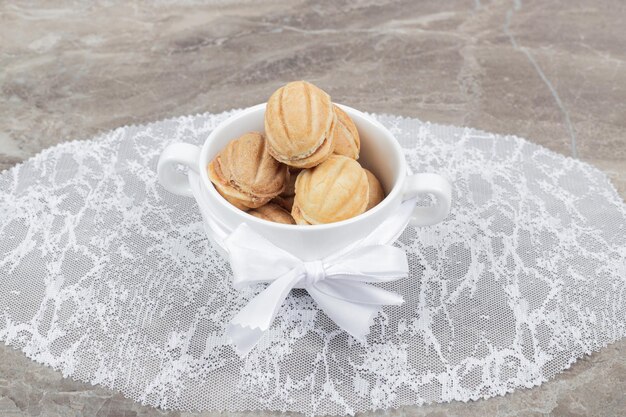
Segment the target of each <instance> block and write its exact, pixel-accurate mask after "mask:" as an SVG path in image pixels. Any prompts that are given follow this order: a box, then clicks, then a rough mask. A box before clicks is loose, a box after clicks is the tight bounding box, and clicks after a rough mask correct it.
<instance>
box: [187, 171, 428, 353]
mask: <svg viewBox="0 0 626 417" xmlns="http://www.w3.org/2000/svg"><path fill="white" fill-rule="evenodd" d="M198 180H199V178H198V177H197V176H196V175H195V174H193V173H191V174H190V183H191V184H192V190H193V192H194V197H195V198H196V200H197V201H198V203H199V206H200V209H201V211H202V215H203V218H204V220H205V227H207V228H208V229H209V230H208V231H209V232H210V233H209V235H210V236H211V237H212V239H213V241H214V242H215V243H217V244H218V246H219V247H220V248H221V249H222V250H224V251H225V252H226V253H227V255H228V257H229V260H230V266H231V269H232V270H233V285H234V286H235V288H243V287H246V286H249V285H254V284H259V283H269V285H268V286H267V287H266V288H265V289H264V290H263V291H261V292H260V293H259V294H258V295H256V296H255V297H254V298H253V299H252V300H250V302H249V303H248V304H247V305H246V306H245V307H244V308H242V309H241V310H240V311H239V313H237V314H236V315H235V317H233V319H232V320H231V322H230V325H229V326H228V331H227V333H228V335H229V336H230V338H231V340H232V342H233V344H234V346H235V348H236V350H237V353H238V354H239V355H242V356H243V355H246V354H247V353H248V352H249V351H250V350H251V349H252V348H253V347H254V346H255V345H256V344H257V342H258V341H259V339H260V338H261V336H262V335H263V332H265V331H267V330H268V329H269V328H270V326H271V324H272V322H273V321H274V319H275V317H276V314H277V312H278V310H279V308H280V307H281V305H282V304H283V301H284V300H285V298H286V297H287V295H288V294H289V292H290V291H291V290H292V289H293V288H304V289H306V290H307V292H308V293H309V294H310V295H311V297H312V298H313V299H314V300H315V302H316V303H317V305H318V306H319V307H320V308H321V309H322V310H323V311H324V312H325V313H326V315H327V316H328V317H330V318H331V319H332V320H333V321H334V322H335V323H336V324H337V325H338V326H339V327H341V328H342V329H344V330H345V331H346V332H348V333H349V334H351V335H352V336H354V337H355V338H356V339H357V340H359V341H361V342H364V341H365V337H366V336H367V334H368V333H369V328H370V326H371V324H372V322H373V319H374V317H376V314H377V313H378V311H380V309H381V308H382V306H384V305H399V304H402V303H403V302H404V300H403V299H402V297H401V296H399V295H398V294H395V293H392V292H389V291H386V290H384V289H382V288H379V287H376V286H373V285H370V284H377V283H384V282H390V281H395V280H397V279H400V278H404V277H406V276H407V275H408V272H409V267H408V263H407V259H406V254H405V252H404V251H403V250H402V249H399V248H396V247H394V246H392V243H393V242H394V241H395V240H396V239H397V238H398V236H399V235H400V234H401V233H402V231H403V230H404V228H405V227H406V225H407V223H408V221H409V219H410V217H411V215H412V213H413V209H414V208H415V204H416V199H411V200H407V201H405V202H403V203H402V204H401V206H400V207H399V208H398V210H397V211H396V213H395V215H394V216H392V217H391V218H389V219H387V220H385V221H384V222H383V223H382V224H381V225H380V226H378V227H377V228H376V229H375V230H374V231H372V233H371V234H370V235H368V236H367V237H366V238H364V239H362V240H361V241H359V242H356V243H355V244H353V245H351V246H350V247H348V248H346V249H345V250H343V251H341V252H340V253H337V254H334V255H331V256H329V257H327V258H324V259H321V260H317V261H308V262H305V261H302V260H300V259H299V258H297V257H295V256H294V255H292V254H291V253H289V252H287V251H285V250H283V249H281V248H278V247H277V246H275V245H274V244H272V243H271V242H270V241H268V240H267V239H265V238H264V237H263V236H261V235H259V234H258V233H256V232H255V231H254V230H252V229H251V228H250V227H249V226H248V225H247V224H246V223H243V224H241V225H239V226H238V227H237V228H236V229H235V230H234V231H232V232H231V233H229V232H228V230H227V229H226V228H225V227H224V226H223V225H222V224H220V222H219V221H218V220H217V219H216V218H215V217H214V216H213V214H212V212H211V211H210V210H209V209H208V207H209V206H208V205H207V204H206V201H205V199H206V197H205V196H203V193H202V190H201V185H199V181H198Z"/></svg>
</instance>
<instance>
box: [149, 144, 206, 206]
mask: <svg viewBox="0 0 626 417" xmlns="http://www.w3.org/2000/svg"><path fill="white" fill-rule="evenodd" d="M199 158H200V148H199V147H197V146H195V145H191V144H189V143H173V144H171V145H169V146H168V147H167V148H165V150H164V151H163V152H162V153H161V156H160V157H159V163H158V165H157V174H158V177H159V182H160V183H161V185H162V186H163V188H165V189H166V190H167V191H169V192H170V193H174V194H177V195H182V196H185V197H193V194H192V192H191V187H190V186H189V180H188V179H187V175H186V174H185V173H184V172H181V171H180V170H179V169H177V167H178V165H183V166H185V167H187V168H188V169H190V170H192V171H193V172H195V173H197V174H199V172H198V163H199Z"/></svg>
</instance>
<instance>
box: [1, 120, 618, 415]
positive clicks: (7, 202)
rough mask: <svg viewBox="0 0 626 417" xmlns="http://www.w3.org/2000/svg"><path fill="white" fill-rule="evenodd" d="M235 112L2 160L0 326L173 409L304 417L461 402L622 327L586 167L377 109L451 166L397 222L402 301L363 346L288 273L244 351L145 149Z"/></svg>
mask: <svg viewBox="0 0 626 417" xmlns="http://www.w3.org/2000/svg"><path fill="white" fill-rule="evenodd" d="M232 113H233V112H226V113H221V114H216V115H213V114H204V115H197V116H190V117H181V118H177V119H171V120H166V121H162V122H157V123H153V124H150V125H146V126H129V127H124V128H120V129H116V130H114V131H111V132H109V133H106V134H103V135H101V136H99V137H97V138H95V139H93V140H90V141H77V142H68V143H63V144H61V145H58V146H56V147H53V148H50V149H47V150H45V151H43V152H42V153H40V154H38V155H37V156H35V157H34V158H32V159H30V160H28V161H26V162H25V163H23V164H21V165H19V166H16V167H14V168H11V169H9V170H7V171H5V172H3V173H2V174H0V196H1V199H0V219H1V220H0V340H3V341H4V342H5V343H7V344H9V345H11V346H14V347H16V348H19V349H21V350H22V351H23V352H24V353H25V354H26V355H27V356H29V357H30V358H32V359H34V360H36V361H38V362H41V363H43V364H46V365H49V366H52V367H54V368H56V369H59V370H61V371H62V372H63V374H64V375H65V376H69V377H72V378H74V379H78V380H82V381H87V382H91V383H93V384H100V385H103V386H106V387H110V388H114V389H116V390H119V391H121V392H122V393H123V394H124V395H126V396H128V397H131V398H133V399H135V400H137V401H140V402H142V403H145V404H149V405H153V406H158V407H162V408H167V409H177V410H206V409H211V410H232V411H234V410H252V409H268V410H292V411H299V412H303V413H306V414H309V415H318V414H353V413H355V412H360V411H366V410H372V409H379V408H389V407H397V406H401V405H408V404H423V403H428V402H445V401H451V400H462V401H467V400H470V399H478V398H485V397H490V396H494V395H501V394H504V393H506V392H509V391H511V390H513V389H515V388H517V387H531V386H533V385H537V384H540V383H541V382H543V381H545V380H546V379H548V378H551V377H553V376H554V375H555V374H557V373H558V372H560V371H562V370H563V369H565V368H567V367H568V366H569V365H570V364H571V363H572V362H574V361H575V360H576V359H577V358H579V357H581V356H582V355H583V354H586V353H590V352H591V351H593V350H597V349H599V348H600V347H602V346H605V345H606V344H607V343H610V342H612V341H615V340H617V339H619V338H621V337H624V336H625V335H626V208H625V205H624V203H623V202H622V201H621V199H620V197H619V196H618V195H617V193H616V191H615V190H614V188H613V187H612V186H611V184H610V183H609V181H608V179H607V178H606V176H605V175H604V174H602V173H601V172H600V171H599V170H597V169H595V168H593V167H591V166H590V165H588V164H585V163H582V162H580V161H578V160H574V159H570V158H566V157H563V156H560V155H557V154H555V153H553V152H550V151H548V150H546V149H544V148H541V147H539V146H537V145H534V144H531V143H529V142H527V141H525V140H523V139H520V138H517V137H512V136H498V135H494V134H490V133H485V132H480V131H476V130H471V129H461V128H456V127H451V126H437V125H431V124H428V123H422V122H420V121H418V120H415V119H406V118H399V117H395V116H389V115H374V116H375V117H376V118H377V119H378V120H380V121H381V122H382V123H383V124H384V125H386V126H387V127H388V128H389V129H391V131H392V133H393V134H394V135H395V136H396V137H397V138H398V140H399V141H400V142H401V144H402V146H403V147H404V148H405V150H406V158H407V160H408V162H409V164H410V166H411V168H412V169H413V171H414V172H425V171H433V172H437V173H440V174H443V175H446V176H448V177H449V178H450V179H451V180H452V181H453V188H454V206H453V209H452V214H451V215H450V216H449V218H448V219H447V220H446V221H445V222H443V223H441V224H438V225H436V226H432V227H427V228H420V229H414V228H411V227H409V228H407V229H406V230H405V232H404V233H403V235H402V236H401V237H400V239H399V240H398V242H397V243H396V244H397V245H398V246H400V247H401V248H403V249H405V250H406V252H407V254H408V258H409V264H410V271H411V272H410V277H409V278H408V279H405V280H401V281H397V282H393V283H390V284H387V285H386V287H387V288H388V289H390V290H392V291H394V292H398V293H401V294H403V296H404V298H405V300H406V302H405V304H404V305H403V306H399V307H387V308H385V309H384V311H383V312H382V313H381V314H380V315H379V316H378V317H377V318H376V320H375V324H374V326H373V327H372V330H371V334H370V336H369V339H368V343H367V345H361V344H359V343H358V342H356V341H355V340H353V339H352V338H351V337H349V336H348V335H347V334H346V333H344V332H342V331H340V330H339V329H338V328H337V327H336V326H335V325H334V324H333V322H332V321H330V320H329V319H328V318H327V317H326V316H325V315H324V314H323V313H321V312H319V311H318V309H317V307H316V306H315V304H314V303H313V302H312V300H311V298H310V297H309V296H308V295H307V294H306V292H305V291H303V290H296V291H293V293H292V294H291V295H290V296H289V297H288V298H287V301H286V302H285V304H284V305H283V306H282V308H281V312H280V314H279V318H278V319H277V320H276V322H275V323H274V325H273V327H272V329H271V331H269V332H267V334H266V335H264V337H263V339H262V340H261V342H260V343H259V345H258V347H257V348H256V349H254V350H253V351H252V353H251V354H250V355H249V356H247V357H246V358H245V359H240V358H239V357H238V356H237V355H236V354H235V352H234V350H233V348H232V347H231V346H230V345H229V343H228V340H227V339H226V338H225V336H224V330H225V327H226V325H227V323H228V322H229V321H230V318H231V317H232V316H233V315H234V314H235V313H236V312H237V311H238V310H239V309H240V308H241V307H242V306H243V305H244V304H245V303H246V302H247V301H248V300H249V299H250V298H251V297H252V296H254V295H255V294H256V293H257V292H258V291H259V290H260V288H251V289H246V290H244V291H241V292H240V291H236V290H234V289H233V288H232V287H231V285H230V277H231V271H230V268H229V266H228V263H227V262H226V261H224V260H223V259H222V258H221V257H220V256H219V255H218V253H217V251H216V250H215V249H214V248H212V247H211V245H210V243H209V241H208V239H207V238H206V235H205V234H204V230H203V227H202V223H201V218H200V214H199V212H198V210H197V207H196V205H195V201H194V200H192V199H190V198H182V197H177V196H174V195H171V194H169V193H168V192H166V191H165V190H164V189H163V188H161V187H160V185H158V183H157V182H156V174H155V167H156V163H157V160H158V157H159V154H160V152H161V150H162V149H163V148H164V147H165V146H167V145H168V144H169V143H172V142H178V141H185V142H191V143H196V144H200V143H202V142H203V141H204V139H205V138H206V137H207V136H208V134H209V133H210V132H211V130H212V129H213V128H215V126H217V124H219V123H220V122H221V121H223V120H224V119H225V118H227V117H228V116H229V115H231V114H232Z"/></svg>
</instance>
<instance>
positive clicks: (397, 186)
mask: <svg viewBox="0 0 626 417" xmlns="http://www.w3.org/2000/svg"><path fill="white" fill-rule="evenodd" d="M333 104H336V105H338V106H339V107H341V109H342V110H344V111H345V112H346V113H348V115H349V116H350V117H351V118H353V120H354V118H355V116H356V118H357V119H358V122H357V120H354V123H355V124H356V125H357V127H358V124H359V122H366V123H371V124H372V125H373V126H374V127H375V128H376V129H377V130H378V131H380V134H381V136H386V137H387V139H389V140H388V142H389V143H391V147H392V148H393V150H394V153H396V154H397V156H398V158H397V159H398V160H399V161H400V167H399V175H398V177H397V178H396V181H395V183H394V184H393V187H392V188H391V192H389V194H387V195H386V196H385V198H384V199H383V201H381V202H380V203H378V204H377V205H376V206H375V207H373V208H371V209H370V210H367V211H365V212H363V213H361V214H359V215H358V216H354V217H351V218H349V219H346V220H341V221H338V222H334V223H325V224H311V225H300V224H295V225H294V224H284V223H276V222H271V221H268V220H264V219H260V218H258V217H255V216H252V215H251V214H248V213H247V212H245V211H243V210H239V209H238V208H237V207H235V206H233V205H232V204H231V203H229V202H228V201H227V200H226V199H225V198H224V197H222V195H221V194H220V193H218V192H217V189H216V188H215V186H214V185H213V183H212V182H211V180H210V179H209V175H208V173H207V170H206V166H205V165H206V164H205V162H204V161H205V160H207V159H208V158H207V155H208V153H209V146H210V143H211V142H212V141H213V139H214V138H215V137H217V136H218V135H219V134H220V133H221V132H222V131H223V130H224V129H225V128H226V127H227V126H228V125H230V124H233V123H237V122H238V121H239V120H241V119H243V118H246V117H248V116H250V115H251V114H253V113H256V112H258V111H260V110H265V107H266V103H261V104H257V105H254V106H251V107H248V108H246V109H243V110H241V111H239V112H237V113H236V114H233V115H232V116H230V117H228V118H227V119H226V120H224V121H222V122H221V123H220V124H219V125H218V126H217V127H215V129H213V130H212V131H211V133H210V134H209V136H207V138H206V139H205V141H204V143H203V145H202V148H201V151H200V156H199V158H198V163H199V165H200V166H199V167H198V170H199V173H200V178H202V184H203V185H204V188H205V190H206V191H207V192H209V193H212V194H213V196H214V197H215V199H216V200H217V201H219V203H220V204H222V206H224V207H225V208H226V209H227V210H229V211H230V212H231V213H233V214H234V215H236V216H241V220H242V223H244V222H249V223H254V224H258V225H260V226H262V227H270V228H275V229H278V230H290V231H303V232H306V231H309V232H313V231H320V230H329V229H336V228H340V227H342V226H347V225H350V224H353V223H357V222H363V221H366V220H367V219H368V218H370V217H372V216H374V215H376V213H378V212H379V211H382V210H384V209H385V208H386V207H387V206H389V205H390V204H392V202H393V201H394V200H395V199H396V198H397V197H398V194H401V193H402V189H403V186H404V181H405V179H406V177H407V174H408V172H407V165H406V160H405V158H404V154H403V151H402V147H401V146H400V143H399V142H398V140H397V139H396V138H395V136H394V135H393V134H392V133H391V132H390V131H389V129H387V128H386V127H385V126H383V125H382V123H380V122H379V121H377V120H375V119H374V118H372V117H371V116H369V115H368V114H367V113H364V112H362V111H360V110H357V109H354V108H352V107H350V106H346V105H344V104H339V103H333ZM264 134H265V133H264ZM207 163H208V162H207ZM403 173H404V174H403Z"/></svg>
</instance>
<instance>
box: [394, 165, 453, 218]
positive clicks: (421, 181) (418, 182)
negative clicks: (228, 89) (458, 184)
mask: <svg viewBox="0 0 626 417" xmlns="http://www.w3.org/2000/svg"><path fill="white" fill-rule="evenodd" d="M418 194H432V195H433V196H435V198H436V199H437V201H436V203H435V204H434V205H432V206H428V207H420V206H418V207H415V210H414V211H413V217H412V218H411V221H410V223H411V225H412V226H430V225H432V224H435V223H439V222H440V221H442V220H443V219H445V218H446V217H448V214H450V206H451V205H452V187H451V186H450V182H449V181H448V180H447V179H445V178H444V177H442V176H441V175H437V174H430V173H425V174H413V175H409V176H408V177H407V178H406V182H405V184H404V198H403V199H404V200H407V199H409V198H414V197H417V196H418Z"/></svg>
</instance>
